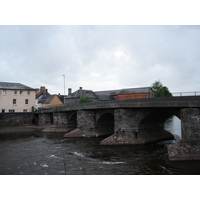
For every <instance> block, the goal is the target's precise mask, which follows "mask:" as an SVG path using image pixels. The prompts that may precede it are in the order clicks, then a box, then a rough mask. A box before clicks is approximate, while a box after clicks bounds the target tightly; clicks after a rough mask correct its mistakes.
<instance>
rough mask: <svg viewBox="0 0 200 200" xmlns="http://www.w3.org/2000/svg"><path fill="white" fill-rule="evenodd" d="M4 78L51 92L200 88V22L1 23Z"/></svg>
mask: <svg viewBox="0 0 200 200" xmlns="http://www.w3.org/2000/svg"><path fill="white" fill-rule="evenodd" d="M0 69H1V73H0V81H2V82H19V83H22V84H25V85H27V86H30V87H33V88H38V87H40V86H46V88H48V90H49V92H50V93H52V94H53V93H61V94H63V93H64V77H63V75H65V88H66V89H65V90H66V92H65V93H66V94H67V88H72V90H73V91H75V90H77V89H78V88H79V87H80V86H82V87H83V88H84V89H91V90H94V91H100V90H111V89H121V88H132V87H146V86H151V85H152V83H153V82H155V81H157V80H160V81H161V83H162V84H163V85H164V86H167V87H168V88H169V90H170V91H171V92H187V91H200V26H145V25H142V26H137V25H127V26H125V25H124V26H110V25H107V26H98V25H97V26H87V25H83V26H78V25H75V26H71V25H66V26H58V25H56V26H26V25H25V26H4V25H1V26H0Z"/></svg>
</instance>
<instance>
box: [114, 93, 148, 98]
mask: <svg viewBox="0 0 200 200" xmlns="http://www.w3.org/2000/svg"><path fill="white" fill-rule="evenodd" d="M142 98H148V94H147V93H140V94H119V95H118V96H117V99H118V100H124V99H142Z"/></svg>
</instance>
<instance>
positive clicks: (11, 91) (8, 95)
mask: <svg viewBox="0 0 200 200" xmlns="http://www.w3.org/2000/svg"><path fill="white" fill-rule="evenodd" d="M34 107H35V89H33V88H31V87H28V86H26V85H23V84H21V83H10V82H0V113H5V112H32V109H33V108H34Z"/></svg>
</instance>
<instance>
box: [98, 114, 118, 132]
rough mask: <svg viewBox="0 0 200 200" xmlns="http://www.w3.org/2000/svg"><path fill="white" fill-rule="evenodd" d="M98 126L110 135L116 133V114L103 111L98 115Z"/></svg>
mask: <svg viewBox="0 0 200 200" xmlns="http://www.w3.org/2000/svg"><path fill="white" fill-rule="evenodd" d="M96 127H97V128H98V129H101V130H102V131H104V132H108V133H109V134H110V135H111V134H113V133H114V114H113V112H102V113H101V114H100V115H98V116H97V119H96Z"/></svg>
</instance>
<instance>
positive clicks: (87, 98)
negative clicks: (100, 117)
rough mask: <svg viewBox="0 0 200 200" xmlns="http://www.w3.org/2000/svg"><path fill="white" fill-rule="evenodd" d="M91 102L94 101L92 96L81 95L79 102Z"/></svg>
mask: <svg viewBox="0 0 200 200" xmlns="http://www.w3.org/2000/svg"><path fill="white" fill-rule="evenodd" d="M90 102H92V99H91V98H90V97H88V96H85V97H81V98H80V99H79V103H90Z"/></svg>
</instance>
